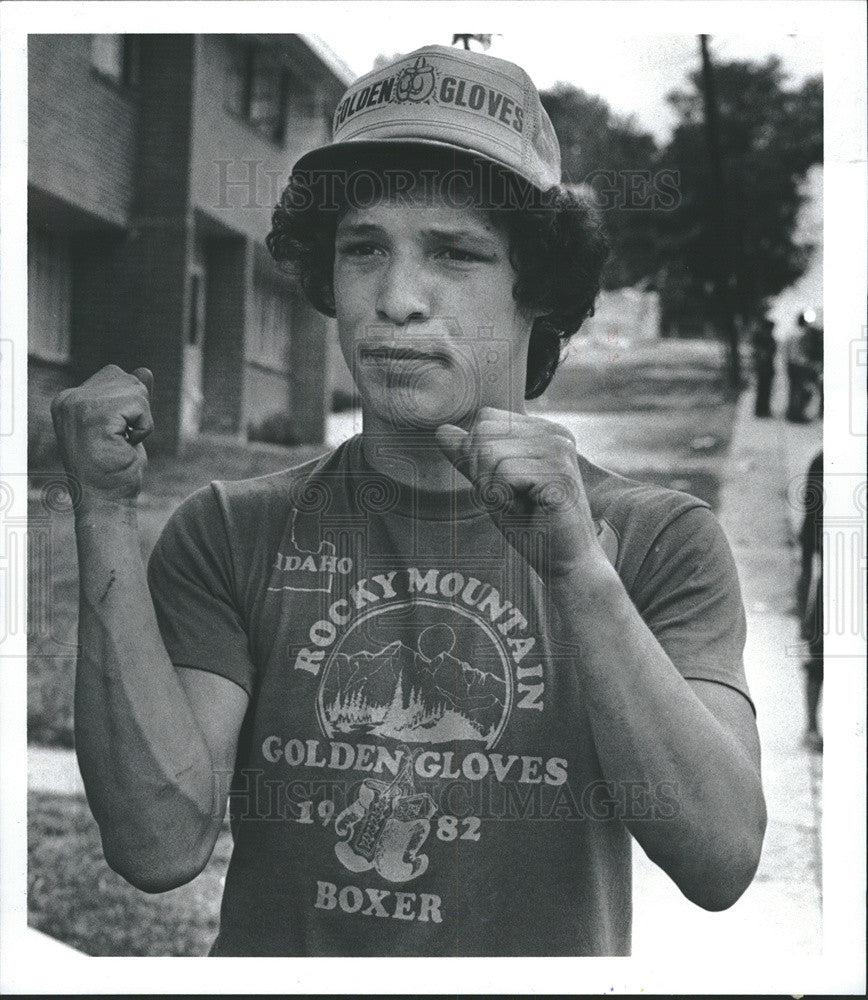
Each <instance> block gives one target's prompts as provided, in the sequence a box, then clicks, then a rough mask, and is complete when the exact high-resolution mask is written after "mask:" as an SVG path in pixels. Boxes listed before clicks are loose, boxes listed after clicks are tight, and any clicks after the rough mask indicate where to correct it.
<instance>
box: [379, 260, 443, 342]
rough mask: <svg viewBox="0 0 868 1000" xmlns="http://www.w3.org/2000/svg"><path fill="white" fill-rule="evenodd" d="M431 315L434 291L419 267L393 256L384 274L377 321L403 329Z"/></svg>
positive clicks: (381, 278)
mask: <svg viewBox="0 0 868 1000" xmlns="http://www.w3.org/2000/svg"><path fill="white" fill-rule="evenodd" d="M430 316H431V303H430V290H429V289H428V288H427V286H426V284H425V279H424V275H423V274H422V270H421V268H420V267H419V265H418V264H416V263H415V262H413V261H412V260H409V259H406V258H404V259H401V258H398V257H393V258H392V259H391V260H390V261H389V264H388V266H387V267H385V268H383V270H382V272H381V273H380V285H379V288H378V289H377V318H378V319H380V320H382V321H384V322H389V323H395V324H397V325H400V326H403V325H404V324H406V323H410V322H413V321H417V322H418V321H420V320H426V319H428V318H429V317H430Z"/></svg>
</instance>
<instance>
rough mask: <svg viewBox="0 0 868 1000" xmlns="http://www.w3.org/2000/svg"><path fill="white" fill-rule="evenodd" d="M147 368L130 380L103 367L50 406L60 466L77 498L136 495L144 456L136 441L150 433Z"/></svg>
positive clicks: (150, 381)
mask: <svg viewBox="0 0 868 1000" xmlns="http://www.w3.org/2000/svg"><path fill="white" fill-rule="evenodd" d="M153 385H154V376H153V375H152V374H151V373H150V372H149V371H148V369H147V368H137V369H136V370H135V371H134V372H133V373H132V375H130V374H128V373H127V372H125V371H123V370H122V369H121V368H118V366H117V365H107V366H106V367H105V368H102V369H100V371H98V372H97V373H96V375H92V376H91V377H90V378H89V379H88V380H87V381H86V382H84V383H83V384H82V385H80V386H77V387H76V388H74V389H64V391H63V392H61V393H59V394H58V395H57V396H55V398H54V400H53V401H52V403H51V419H52V420H53V421H54V431H55V433H56V434H57V440H58V442H59V444H60V453H61V457H62V458H63V464H64V466H65V467H66V471H67V472H68V473H69V475H71V476H74V477H75V478H76V479H77V480H78V483H79V484H80V486H81V489H82V495H83V499H85V500H88V499H94V500H96V501H100V500H107V501H118V500H120V501H124V500H126V501H129V500H132V499H134V498H135V497H136V496H138V493H139V491H140V490H141V488H142V476H143V474H144V471H145V466H146V465H147V461H148V458H147V455H146V454H145V448H144V445H143V444H142V441H143V440H144V439H145V438H146V437H147V436H148V435H149V434H150V433H151V431H152V430H153V429H154V421H153V419H152V417H151V407H150V403H149V400H150V394H151V390H152V389H153Z"/></svg>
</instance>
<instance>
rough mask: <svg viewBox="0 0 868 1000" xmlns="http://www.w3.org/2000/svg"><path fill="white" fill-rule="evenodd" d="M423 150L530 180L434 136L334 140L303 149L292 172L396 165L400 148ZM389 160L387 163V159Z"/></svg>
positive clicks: (445, 158) (478, 154) (479, 154)
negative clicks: (323, 144) (309, 149)
mask: <svg viewBox="0 0 868 1000" xmlns="http://www.w3.org/2000/svg"><path fill="white" fill-rule="evenodd" d="M425 150H430V151H431V152H432V153H434V152H436V153H437V154H439V155H440V157H441V160H440V162H441V163H443V162H444V161H447V162H448V158H449V157H450V156H451V157H453V158H454V167H455V168H456V169H458V168H459V167H460V166H461V165H462V164H467V163H469V162H473V161H477V162H481V163H485V164H490V165H491V166H492V167H495V168H497V169H498V170H499V171H501V172H502V173H504V174H512V175H513V176H515V177H519V178H520V179H521V180H523V181H524V182H525V183H526V184H530V183H531V182H530V181H529V180H528V179H527V178H525V177H522V176H521V174H518V173H516V171H514V170H510V169H509V168H508V167H505V166H504V165H503V164H502V163H500V162H498V161H497V160H495V159H494V158H492V157H490V156H486V155H485V154H484V153H479V152H477V151H476V150H473V149H468V148H466V147H464V146H458V145H455V144H454V143H450V142H440V141H438V140H436V139H406V138H395V139H376V140H363V139H360V140H357V141H356V140H353V141H352V142H336V143H334V144H333V145H331V146H320V147H319V148H317V149H312V150H311V151H310V152H309V153H305V154H304V155H303V156H302V157H301V158H300V159H299V160H298V161H297V162H296V164H295V166H294V167H293V168H292V172H293V174H295V173H311V174H315V173H321V172H323V171H333V170H348V169H361V168H364V167H370V166H371V165H372V163H373V164H375V165H376V166H377V167H383V166H385V167H389V166H395V167H399V166H400V165H401V164H400V157H401V153H402V152H406V153H407V154H410V153H413V152H416V153H417V154H418V153H419V152H420V151H422V152H424V151H425ZM390 160H391V161H392V162H391V163H390V162H389V161H390Z"/></svg>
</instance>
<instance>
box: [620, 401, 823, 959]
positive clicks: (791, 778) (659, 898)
mask: <svg viewBox="0 0 868 1000" xmlns="http://www.w3.org/2000/svg"><path fill="white" fill-rule="evenodd" d="M781 408H782V407H781V405H779V406H778V407H777V408H776V412H781ZM821 443H822V427H821V426H820V424H818V423H816V424H801V425H793V424H787V423H785V422H784V421H783V420H781V419H772V420H757V419H755V418H754V416H753V394H752V392H750V391H748V392H746V393H745V394H744V395H743V396H742V399H741V402H740V405H739V413H738V417H737V419H736V426H735V431H734V434H733V439H732V444H731V448H730V453H729V456H728V461H727V462H726V465H725V479H724V482H723V485H722V494H721V510H720V512H719V518H720V520H721V523H722V524H723V527H724V530H725V531H726V533H727V536H728V538H729V540H730V544H731V545H732V548H733V553H734V555H735V559H736V563H737V565H738V570H739V576H740V579H741V584H742V591H743V596H744V602H745V608H746V611H747V620H748V640H747V649H746V655H745V664H746V670H747V676H748V683H749V684H750V687H751V693H752V695H753V698H754V702H755V704H756V708H757V724H758V726H759V731H760V740H761V744H762V750H763V786H764V789H765V794H766V803H767V806H768V814H769V823H768V830H767V833H766V839H765V844H764V846H763V854H762V860H761V862H760V867H759V870H758V872H757V876H756V879H755V881H754V883H753V884H752V885H751V887H750V888H749V889H748V890H747V892H746V893H745V894H744V896H743V897H742V898H741V899H740V900H739V901H738V903H736V904H735V906H733V907H732V908H731V909H729V910H727V911H725V912H723V913H706V912H705V911H703V910H701V909H699V908H698V907H695V906H693V905H692V904H690V903H688V902H687V901H686V900H684V899H683V897H681V895H680V893H679V892H678V890H677V889H676V888H675V886H674V885H673V884H672V883H670V882H669V880H668V879H667V877H666V876H665V875H664V874H663V873H662V872H661V871H660V870H659V869H657V868H656V867H655V866H654V865H652V864H651V863H650V862H649V861H648V860H647V859H646V858H645V856H644V855H643V854H642V852H641V850H640V849H639V848H638V847H635V850H634V858H635V860H634V933H633V953H634V954H635V955H656V956H658V957H659V956H661V955H665V954H666V953H667V952H672V951H673V950H676V949H677V950H678V951H679V952H682V953H690V954H692V955H693V956H694V957H697V958H699V957H702V956H706V955H707V956H708V957H709V958H715V959H719V958H720V955H722V954H730V955H733V956H735V955H738V956H739V958H740V960H745V961H749V960H750V959H751V957H757V958H762V959H768V958H769V957H770V956H772V955H792V956H804V955H811V954H819V953H820V952H821V951H822V920H821V891H822V882H821V868H820V863H821V849H820V808H821V777H822V771H821V767H822V758H821V757H818V756H817V755H815V754H812V753H810V752H809V751H807V750H806V749H804V748H803V747H802V745H801V738H802V733H803V731H804V694H803V688H802V683H803V678H802V669H801V665H800V663H801V660H800V656H799V652H798V650H799V646H798V634H799V631H798V621H797V619H796V617H795V614H794V607H793V604H794V595H793V586H794V583H795V579H796V574H797V572H798V553H797V550H796V549H795V548H794V547H793V536H794V533H795V530H796V527H797V524H798V521H799V516H800V513H799V510H798V508H797V507H795V506H793V505H792V504H791V503H789V502H788V499H787V498H788V496H789V497H790V498H792V497H793V496H794V495H795V494H794V492H793V491H792V489H790V490H788V489H787V487H788V486H789V485H790V484H791V483H792V481H793V479H794V478H798V477H801V476H803V475H804V470H805V469H806V468H807V465H808V462H809V461H810V459H811V457H812V456H813V455H814V454H815V452H816V451H817V450H818V449H819V447H820V445H821Z"/></svg>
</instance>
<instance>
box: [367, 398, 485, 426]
mask: <svg viewBox="0 0 868 1000" xmlns="http://www.w3.org/2000/svg"><path fill="white" fill-rule="evenodd" d="M370 402H371V404H373V405H372V407H371V409H372V410H373V411H374V412H375V413H376V415H377V417H378V419H379V420H380V421H381V422H382V423H383V424H385V425H386V426H387V427H390V428H394V429H395V430H425V431H433V430H434V429H435V428H437V427H439V426H440V425H441V424H465V423H470V422H472V419H473V416H474V414H475V413H476V412H477V410H478V401H474V404H473V405H471V406H468V405H467V404H468V401H467V400H456V399H452V398H449V399H443V398H442V397H433V398H432V397H429V396H428V395H427V394H425V393H414V394H412V395H411V394H409V393H401V392H399V391H395V390H394V389H393V390H390V392H389V395H387V396H379V398H377V399H376V400H373V399H372V400H370Z"/></svg>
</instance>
